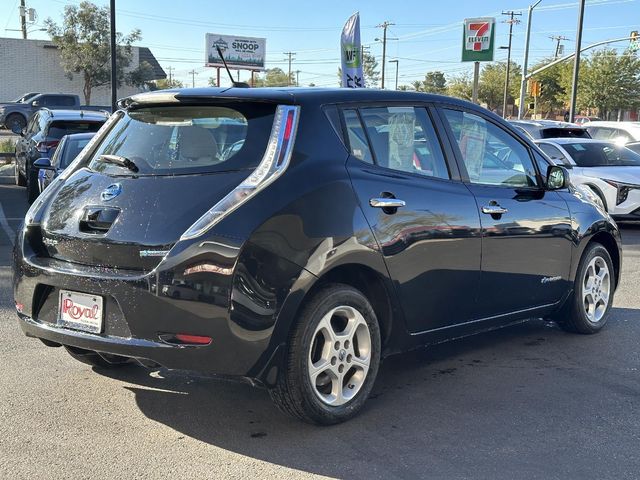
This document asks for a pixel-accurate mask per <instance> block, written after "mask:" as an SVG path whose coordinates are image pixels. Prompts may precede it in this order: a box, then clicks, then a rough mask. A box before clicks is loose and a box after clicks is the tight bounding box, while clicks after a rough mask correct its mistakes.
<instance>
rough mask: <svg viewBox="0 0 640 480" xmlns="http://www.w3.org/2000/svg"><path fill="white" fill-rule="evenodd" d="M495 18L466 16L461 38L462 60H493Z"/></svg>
mask: <svg viewBox="0 0 640 480" xmlns="http://www.w3.org/2000/svg"><path fill="white" fill-rule="evenodd" d="M495 21H496V20H495V18H467V19H465V21H464V37H463V39H462V61H463V62H490V61H493V44H494V38H495V31H494V30H495V28H494V27H495Z"/></svg>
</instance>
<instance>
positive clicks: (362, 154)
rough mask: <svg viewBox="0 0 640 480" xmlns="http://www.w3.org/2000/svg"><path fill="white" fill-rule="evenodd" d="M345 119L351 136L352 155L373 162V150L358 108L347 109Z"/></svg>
mask: <svg viewBox="0 0 640 480" xmlns="http://www.w3.org/2000/svg"><path fill="white" fill-rule="evenodd" d="M344 121H345V125H346V127H347V135H348V136H349V149H350V150H351V155H353V156H354V157H356V158H357V159H358V160H362V161H363V162H367V163H373V158H372V157H371V150H369V144H368V142H367V136H366V135H365V133H364V129H363V128H362V123H360V117H358V112H357V111H356V110H345V111H344Z"/></svg>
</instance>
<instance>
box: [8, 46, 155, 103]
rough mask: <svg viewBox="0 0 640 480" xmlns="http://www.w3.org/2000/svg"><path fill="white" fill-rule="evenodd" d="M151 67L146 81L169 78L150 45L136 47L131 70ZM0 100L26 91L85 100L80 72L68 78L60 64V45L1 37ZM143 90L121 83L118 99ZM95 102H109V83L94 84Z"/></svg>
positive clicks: (15, 96) (11, 98) (10, 98)
mask: <svg viewBox="0 0 640 480" xmlns="http://www.w3.org/2000/svg"><path fill="white" fill-rule="evenodd" d="M145 63H146V64H147V65H148V66H149V68H148V71H149V75H148V77H149V78H146V79H145V80H146V81H153V80H159V79H162V78H166V74H165V72H164V70H163V69H162V67H160V64H159V63H158V61H157V60H156V58H155V57H154V56H153V54H152V53H151V51H150V50H149V49H148V48H144V47H133V48H132V59H131V65H130V66H129V70H134V69H136V68H138V67H139V66H140V65H143V64H145ZM0 65H3V66H4V68H1V69H0V102H7V101H11V100H15V99H16V98H18V97H20V96H21V95H23V94H24V93H27V92H40V93H73V94H76V95H79V96H80V101H81V102H82V103H84V95H83V93H82V88H83V85H84V81H83V78H82V75H81V74H74V75H73V77H72V79H69V78H68V77H67V76H66V75H65V73H64V70H63V68H62V66H61V64H60V54H59V52H58V48H57V47H56V46H55V45H54V44H53V42H51V41H49V40H24V39H21V38H1V37H0ZM143 90H144V87H132V86H129V85H122V86H121V87H119V88H118V98H122V97H127V96H129V95H132V94H134V93H138V92H141V91H143ZM91 103H92V104H93V105H110V104H111V89H110V87H109V85H107V86H104V87H95V88H94V89H93V90H92V92H91Z"/></svg>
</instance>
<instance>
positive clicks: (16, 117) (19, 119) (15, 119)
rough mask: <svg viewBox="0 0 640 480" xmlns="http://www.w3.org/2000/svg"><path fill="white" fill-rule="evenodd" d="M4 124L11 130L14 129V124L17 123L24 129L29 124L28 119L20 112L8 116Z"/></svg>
mask: <svg viewBox="0 0 640 480" xmlns="http://www.w3.org/2000/svg"><path fill="white" fill-rule="evenodd" d="M4 125H5V127H6V128H7V129H9V130H13V126H14V125H17V126H18V127H20V130H22V129H23V128H24V127H25V126H26V125H27V120H26V119H25V118H24V117H23V116H22V115H20V114H19V113H12V114H10V115H9V116H8V117H7V119H6V120H5V122H4Z"/></svg>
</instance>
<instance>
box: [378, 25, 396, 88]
mask: <svg viewBox="0 0 640 480" xmlns="http://www.w3.org/2000/svg"><path fill="white" fill-rule="evenodd" d="M391 25H395V23H391V22H388V21H386V20H385V21H384V22H382V23H381V24H380V25H377V27H378V28H381V29H382V89H383V90H384V67H385V63H386V61H387V28H389V27H390V26H391Z"/></svg>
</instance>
